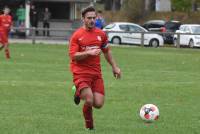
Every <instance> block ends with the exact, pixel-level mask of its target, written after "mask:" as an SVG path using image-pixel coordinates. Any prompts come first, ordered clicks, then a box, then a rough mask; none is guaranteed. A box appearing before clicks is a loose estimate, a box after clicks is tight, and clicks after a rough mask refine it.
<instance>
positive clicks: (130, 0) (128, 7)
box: [122, 0, 145, 21]
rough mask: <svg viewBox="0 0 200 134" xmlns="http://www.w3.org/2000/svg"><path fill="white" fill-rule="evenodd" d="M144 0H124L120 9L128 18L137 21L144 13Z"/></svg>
mask: <svg viewBox="0 0 200 134" xmlns="http://www.w3.org/2000/svg"><path fill="white" fill-rule="evenodd" d="M144 4H145V0H124V1H123V5H122V10H123V11H124V12H125V14H126V15H127V17H128V18H130V20H132V21H133V20H134V21H138V20H139V19H141V18H142V17H143V16H144V15H145V12H144V9H145V5H144Z"/></svg>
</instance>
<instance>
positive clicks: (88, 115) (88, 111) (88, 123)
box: [83, 104, 94, 129]
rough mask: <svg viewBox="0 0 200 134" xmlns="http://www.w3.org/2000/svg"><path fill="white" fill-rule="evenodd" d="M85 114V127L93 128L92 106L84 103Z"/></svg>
mask: <svg viewBox="0 0 200 134" xmlns="http://www.w3.org/2000/svg"><path fill="white" fill-rule="evenodd" d="M83 116H84V118H85V127H86V128H90V129H93V127H94V126H93V117H92V106H90V105H88V104H84V106H83Z"/></svg>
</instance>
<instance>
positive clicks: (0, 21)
mask: <svg viewBox="0 0 200 134" xmlns="http://www.w3.org/2000/svg"><path fill="white" fill-rule="evenodd" d="M11 25H12V17H11V16H10V15H4V14H3V15H0V31H1V32H6V33H8V32H9V31H10V27H11Z"/></svg>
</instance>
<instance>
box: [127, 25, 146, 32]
mask: <svg viewBox="0 0 200 134" xmlns="http://www.w3.org/2000/svg"><path fill="white" fill-rule="evenodd" d="M129 30H130V31H131V32H145V30H144V29H142V28H140V27H138V26H133V25H129Z"/></svg>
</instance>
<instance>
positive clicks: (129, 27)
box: [103, 22, 164, 47]
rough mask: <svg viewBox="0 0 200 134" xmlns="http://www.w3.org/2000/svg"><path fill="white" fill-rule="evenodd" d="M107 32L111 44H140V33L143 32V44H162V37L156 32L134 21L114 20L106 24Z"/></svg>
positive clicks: (154, 45) (155, 45) (156, 45)
mask: <svg viewBox="0 0 200 134" xmlns="http://www.w3.org/2000/svg"><path fill="white" fill-rule="evenodd" d="M103 30H104V31H105V32H107V35H108V40H109V42H111V43H113V44H141V37H142V36H141V33H146V34H144V45H146V46H153V47H158V46H163V45H164V44H163V38H162V36H160V35H158V34H151V33H148V31H147V30H146V29H145V28H143V27H141V26H139V25H137V24H134V23H128V22H115V23H111V24H109V25H107V26H106V27H105V28H104V29H103Z"/></svg>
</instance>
